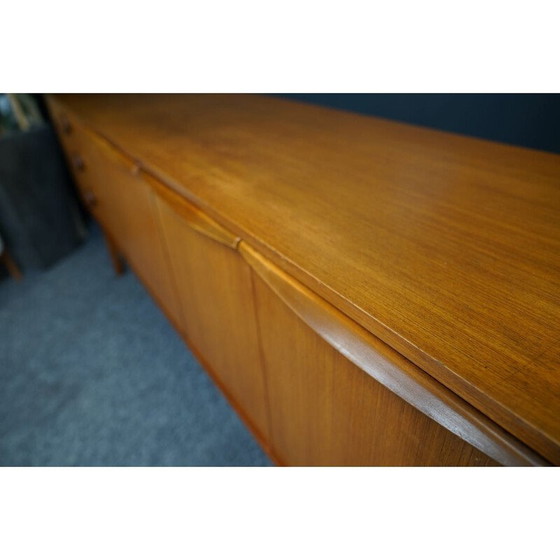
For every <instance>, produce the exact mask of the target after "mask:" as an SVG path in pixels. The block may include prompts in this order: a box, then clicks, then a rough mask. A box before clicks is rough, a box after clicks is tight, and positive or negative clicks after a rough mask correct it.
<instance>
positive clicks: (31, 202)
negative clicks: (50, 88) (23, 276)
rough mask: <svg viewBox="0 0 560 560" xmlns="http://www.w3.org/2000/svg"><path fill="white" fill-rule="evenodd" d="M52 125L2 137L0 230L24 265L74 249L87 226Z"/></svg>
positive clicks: (45, 261)
mask: <svg viewBox="0 0 560 560" xmlns="http://www.w3.org/2000/svg"><path fill="white" fill-rule="evenodd" d="M80 212H81V211H80V209H79V206H78V201H77V198H76V196H75V194H74V190H73V188H72V184H71V178H70V176H69V174H68V171H67V168H66V166H65V164H64V160H63V156H62V153H61V150H60V147H59V145H58V141H57V139H56V135H55V133H54V131H53V129H52V127H51V126H50V125H44V126H41V127H37V128H34V129H31V130H28V131H26V132H16V133H13V134H10V135H7V136H4V137H3V138H1V139H0V235H1V236H2V238H3V240H4V243H5V244H6V246H7V247H8V248H9V250H10V252H11V254H12V256H13V258H14V260H15V261H16V262H17V263H18V264H19V266H20V267H21V268H22V269H23V270H24V272H25V270H26V269H34V268H44V267H48V266H50V265H52V264H54V263H55V262H57V261H58V260H59V259H61V258H62V257H64V256H66V255H67V254H68V253H69V252H70V251H72V250H73V249H74V248H75V247H76V246H77V245H78V244H79V243H80V242H81V240H82V239H83V238H84V236H85V229H84V225H83V218H82V216H81V213H80Z"/></svg>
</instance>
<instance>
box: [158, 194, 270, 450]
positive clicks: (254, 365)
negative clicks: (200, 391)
mask: <svg viewBox="0 0 560 560" xmlns="http://www.w3.org/2000/svg"><path fill="white" fill-rule="evenodd" d="M156 188H157V187H156ZM157 199H158V205H159V207H160V216H161V223H162V227H163V230H164V233H165V240H166V244H167V247H168V251H169V256H170V261H171V266H172V268H173V271H174V274H175V278H176V284H177V291H178V294H179V297H180V300H181V303H182V308H183V319H184V321H183V330H184V332H185V335H186V337H187V338H188V341H189V343H190V345H191V346H192V347H193V350H195V352H196V353H197V355H198V356H199V357H200V358H201V360H202V361H203V362H204V365H205V367H206V368H207V369H208V370H209V372H210V373H212V374H213V376H214V377H215V378H216V379H217V381H218V383H219V384H220V385H221V386H222V388H223V389H224V391H225V393H226V394H227V395H228V397H229V398H230V400H232V401H233V404H234V405H236V408H237V409H238V410H240V411H241V412H242V413H243V414H244V415H245V416H246V417H247V418H248V420H249V422H250V424H251V427H252V428H253V429H256V432H257V436H258V437H260V438H261V440H264V441H266V440H267V439H268V422H267V409H266V401H265V398H266V396H265V383H264V378H263V374H262V368H261V358H260V353H259V345H258V339H257V326H256V313H255V308H254V304H253V291H252V289H253V288H252V278H251V270H250V268H249V267H248V265H247V264H246V263H245V261H244V260H243V259H242V258H241V257H240V255H239V254H238V253H237V251H236V250H235V248H236V246H237V243H238V241H239V240H238V239H237V238H236V237H235V236H234V235H232V234H231V233H229V232H228V231H226V230H225V229H223V228H222V227H221V226H220V225H218V224H217V223H216V222H214V221H213V220H211V219H210V218H208V217H207V216H206V215H205V214H204V213H202V212H201V211H200V210H199V209H197V208H195V207H194V206H192V205H191V204H190V203H188V202H187V201H186V200H185V199H183V198H182V197H179V196H178V195H176V194H174V193H173V192H172V191H170V190H169V189H167V188H165V187H160V188H159V189H158V197H157Z"/></svg>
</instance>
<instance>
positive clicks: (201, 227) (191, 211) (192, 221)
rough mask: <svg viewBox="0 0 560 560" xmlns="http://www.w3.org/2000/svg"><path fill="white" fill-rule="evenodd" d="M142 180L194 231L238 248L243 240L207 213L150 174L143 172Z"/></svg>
mask: <svg viewBox="0 0 560 560" xmlns="http://www.w3.org/2000/svg"><path fill="white" fill-rule="evenodd" d="M142 178H143V179H144V180H145V181H146V182H148V183H149V184H150V185H151V186H152V187H153V188H154V190H155V191H156V193H157V194H158V196H159V198H160V199H162V200H163V201H164V203H166V204H167V205H168V206H170V207H171V208H173V210H174V211H175V212H176V213H177V214H179V215H180V216H181V217H182V218H183V219H184V220H185V222H186V223H187V224H188V225H189V226H190V227H191V228H192V229H194V230H195V231H197V232H198V233H201V234H202V235H205V236H206V237H209V238H210V239H213V240H214V241H217V242H218V243H221V244H222V245H225V246H226V247H229V248H231V249H236V248H237V245H238V244H239V241H240V240H241V238H240V237H238V236H237V235H235V234H233V233H231V232H230V231H228V230H227V229H225V228H224V227H223V226H221V225H220V224H219V223H218V222H216V221H215V220H213V219H212V218H210V216H208V215H207V214H206V213H205V212H203V211H202V210H200V208H197V207H196V206H195V205H194V204H191V203H190V202H188V201H187V200H186V199H185V198H184V197H182V196H180V195H178V194H177V193H175V192H173V191H172V190H171V189H170V188H169V187H166V186H164V185H162V184H161V183H160V182H159V181H158V180H156V179H154V178H153V177H152V176H151V175H149V174H148V173H145V172H143V173H142Z"/></svg>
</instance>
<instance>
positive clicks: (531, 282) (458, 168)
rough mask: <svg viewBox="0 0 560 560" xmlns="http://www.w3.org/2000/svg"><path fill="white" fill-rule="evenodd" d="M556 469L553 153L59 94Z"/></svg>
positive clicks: (228, 99) (559, 161)
mask: <svg viewBox="0 0 560 560" xmlns="http://www.w3.org/2000/svg"><path fill="white" fill-rule="evenodd" d="M56 99H57V100H58V101H59V102H60V103H61V104H63V105H64V107H65V109H67V110H68V111H69V112H70V113H75V114H79V115H80V117H81V118H82V119H83V120H84V122H86V123H87V125H88V126H89V127H91V128H92V129H93V130H96V131H98V132H99V133H100V134H102V135H103V136H105V137H106V138H107V139H109V140H110V142H111V143H112V144H113V145H115V146H117V147H120V149H121V150H123V151H124V152H126V153H128V155H129V156H131V157H132V158H134V159H136V160H138V161H139V162H140V164H141V166H142V167H143V168H144V169H147V170H148V171H149V172H150V173H151V174H153V175H154V176H156V177H157V178H159V179H160V180H162V181H163V182H165V183H166V184H168V185H169V186H171V187H172V188H173V189H175V190H176V191H177V192H179V193H180V194H182V195H184V196H185V197H187V198H188V199H190V200H191V201H193V202H194V203H196V205H197V206H199V207H200V208H202V209H203V210H204V211H206V212H207V213H208V214H209V215H210V216H211V217H212V218H213V219H215V220H216V221H218V222H219V223H221V224H222V225H223V226H225V227H226V228H227V229H229V230H231V231H232V232H233V234H234V235H237V236H239V237H241V238H242V239H245V240H247V241H249V242H250V243H251V244H252V245H254V246H255V247H256V248H257V249H258V250H259V251H260V252H262V253H263V254H264V255H265V256H267V257H268V258H270V259H271V260H272V261H274V262H275V263H276V264H278V265H279V266H280V267H281V268H283V269H284V270H286V271H287V272H289V273H290V274H292V275H293V276H294V277H296V278H297V279H298V280H299V281H301V282H302V283H303V284H305V285H306V286H308V287H309V288H310V289H312V290H313V291H314V292H316V293H317V294H319V295H320V296H322V297H323V298H325V299H326V300H327V301H329V302H330V303H331V304H333V305H334V306H336V307H337V308H339V309H340V310H341V311H343V312H344V313H345V314H346V315H348V316H349V317H351V318H352V319H354V320H355V321H357V322H358V323H359V324H360V325H362V326H363V327H364V328H366V329H367V330H368V331H370V332H371V333H373V334H375V335H376V336H378V337H379V338H381V339H382V340H383V341H384V342H386V343H387V344H388V345H389V346H391V347H392V348H394V349H395V350H397V351H398V352H400V353H401V354H403V355H404V356H405V357H406V358H407V359H409V360H410V361H412V362H413V363H414V364H416V365H417V366H419V367H420V368H422V369H424V370H425V371H426V372H428V373H429V374H430V375H432V376H433V377H434V378H435V379H437V380H438V381H440V382H441V383H443V384H444V385H445V386H447V387H448V388H449V389H450V390H452V391H453V392H455V393H456V394H457V395H459V396H460V397H461V398H462V399H464V400H465V401H467V402H469V403H470V404H471V405H473V406H474V407H475V408H477V409H479V410H480V411H481V412H482V413H483V414H485V415H486V416H488V417H489V418H491V419H493V420H494V421H495V422H496V423H498V424H499V425H500V426H502V427H503V428H504V429H505V430H507V431H509V432H511V433H512V434H513V435H514V436H515V437H517V438H518V439H520V440H522V441H523V442H525V443H526V444H527V445H529V446H531V447H532V448H533V449H535V450H536V451H537V452H538V453H540V454H541V455H543V456H544V457H546V458H547V459H548V460H550V461H552V462H554V463H560V414H559V411H560V374H559V372H560V350H559V346H558V344H557V343H558V339H559V338H560V336H559V335H560V330H559V327H558V325H560V321H559V319H560V290H559V289H558V284H559V282H558V280H559V278H560V251H559V249H560V188H559V182H560V181H559V178H560V157H558V156H555V155H552V154H546V153H541V152H537V151H533V150H525V149H520V148H514V147H509V146H504V145H500V144H496V143H492V142H486V141H480V140H474V139H469V138H465V137H460V136H457V135H452V134H446V133H440V132H435V131H430V130H426V129H422V128H418V127H412V126H407V125H401V124H396V123H391V122H388V121H384V120H381V119H374V118H369V117H362V116H357V115H351V114H347V113H343V112H339V111H333V110H330V109H323V108H317V107H312V106H307V105H304V104H299V103H294V102H289V101H283V100H278V99H272V98H264V97H259V96H237V95H233V96H204V95H202V96H173V95H172V96H145V95H143V96H136V95H135V96H60V97H57V98H56Z"/></svg>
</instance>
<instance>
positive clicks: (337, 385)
mask: <svg viewBox="0 0 560 560" xmlns="http://www.w3.org/2000/svg"><path fill="white" fill-rule="evenodd" d="M254 285H255V296H256V303H257V310H258V316H259V324H260V337H261V343H262V345H263V356H264V361H265V371H266V375H267V380H268V387H269V391H270V399H269V402H270V404H269V406H270V419H271V444H272V448H273V450H274V452H275V454H276V455H277V456H279V457H280V458H281V459H282V461H283V462H285V463H287V464H289V465H294V466H410V465H418V466H476V465H480V466H489V465H496V464H497V463H496V462H495V461H493V460H492V459H490V458H489V457H487V456H485V455H484V454H483V453H482V452H480V451H478V450H477V449H475V448H474V447H472V446H471V445H469V444H468V443H466V442H465V441H463V440H461V439H460V438H459V437H457V436H456V435H454V434H452V433H451V432H449V431H448V430H446V429H445V428H443V427H442V426H440V425H439V424H437V423H436V422H434V421H433V420H431V419H429V418H428V417H427V416H425V415H423V414H422V413H421V412H419V411H418V410H416V409H415V408H413V407H412V406H410V405H408V404H407V403H406V402H405V401H404V400H402V399H400V398H399V397H398V396H397V395H396V394H394V393H393V392H391V391H389V390H388V389H386V388H385V387H383V386H382V385H381V384H380V383H378V382H377V381H375V380H374V379H373V378H372V377H370V376H369V375H367V374H366V373H365V372H363V371H361V370H360V369H359V368H358V367H356V366H355V365H354V364H353V363H352V362H350V361H349V360H347V359H346V358H345V357H344V356H343V355H342V354H341V353H340V352H338V351H337V350H336V349H335V348H333V347H332V346H330V345H329V344H327V343H326V342H324V341H323V340H322V339H321V338H320V337H319V336H318V335H317V334H316V333H315V332H314V331H313V330H311V329H310V328H309V327H308V326H307V325H306V324H305V323H304V322H303V321H301V320H300V319H299V317H297V315H295V314H294V313H293V312H292V310H291V309H290V308H289V307H287V306H286V305H285V303H284V302H283V301H282V300H281V299H280V298H279V297H278V296H277V294H276V293H274V292H273V291H272V290H271V289H270V287H269V286H268V285H267V284H266V283H265V282H264V281H263V280H261V278H260V276H256V277H255V278H254Z"/></svg>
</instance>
